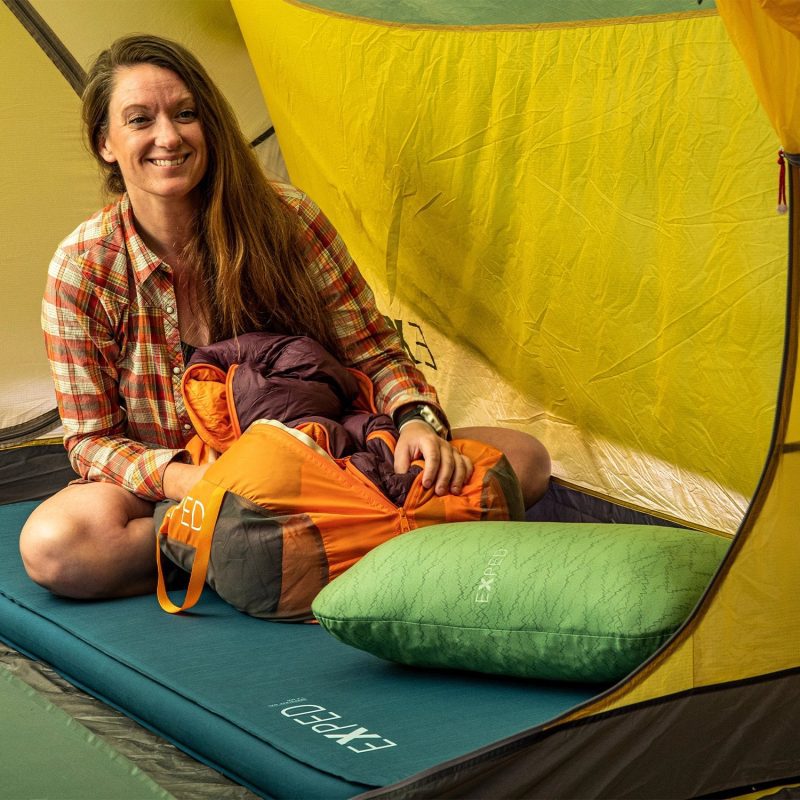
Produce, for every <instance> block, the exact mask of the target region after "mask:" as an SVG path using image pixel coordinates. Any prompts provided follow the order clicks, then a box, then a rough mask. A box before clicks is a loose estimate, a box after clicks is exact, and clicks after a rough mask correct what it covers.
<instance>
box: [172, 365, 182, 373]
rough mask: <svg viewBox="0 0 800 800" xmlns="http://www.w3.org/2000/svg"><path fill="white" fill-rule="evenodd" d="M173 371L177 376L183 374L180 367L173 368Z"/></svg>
mask: <svg viewBox="0 0 800 800" xmlns="http://www.w3.org/2000/svg"><path fill="white" fill-rule="evenodd" d="M172 371H173V372H174V373H175V374H176V375H180V374H181V368H180V367H173V368H172Z"/></svg>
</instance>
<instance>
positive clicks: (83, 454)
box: [42, 184, 438, 500]
mask: <svg viewBox="0 0 800 800" xmlns="http://www.w3.org/2000/svg"><path fill="white" fill-rule="evenodd" d="M276 189H277V190H278V192H279V193H280V195H281V197H282V198H283V200H284V201H285V202H286V203H287V204H288V205H289V206H290V207H291V208H293V209H294V210H295V211H296V213H297V215H298V218H299V221H300V226H301V229H302V231H303V234H304V236H305V237H306V238H307V241H308V242H309V245H310V248H311V250H310V252H311V259H310V262H309V269H310V270H311V273H312V276H313V280H314V282H315V284H316V286H317V287H318V289H319V292H320V295H321V296H322V298H323V300H324V303H325V306H326V308H327V309H328V311H329V313H330V314H331V318H332V320H333V324H334V327H335V330H336V332H337V334H338V335H339V337H340V340H341V342H342V345H343V351H344V353H345V354H346V357H345V363H346V364H347V365H348V366H353V367H357V368H358V369H360V370H362V371H363V372H365V373H366V374H367V375H368V376H369V377H370V378H371V379H372V381H373V383H374V385H375V400H376V404H377V406H378V408H379V409H380V410H381V411H383V412H385V413H392V412H393V411H395V410H396V409H397V408H399V407H400V406H402V405H404V404H405V403H409V402H420V401H424V402H429V403H433V404H434V405H437V407H438V401H437V397H436V393H435V391H434V389H433V387H432V386H430V384H428V383H427V381H426V380H425V378H424V377H423V376H422V373H421V372H419V370H417V368H416V367H415V366H414V365H413V364H412V363H411V361H410V359H409V358H408V357H407V356H406V354H405V353H404V351H403V348H402V346H401V343H400V340H399V337H398V335H397V333H396V331H395V330H394V329H393V328H392V327H391V326H390V325H388V324H387V323H386V321H385V319H384V318H383V316H382V315H381V314H380V312H379V311H378V309H377V307H376V305H375V300H374V296H373V294H372V291H371V290H370V288H369V286H367V284H366V282H365V281H364V279H363V277H362V276H361V274H360V272H359V271H358V268H357V267H356V265H355V263H354V262H353V260H352V258H351V257H350V255H349V253H348V252H347V249H346V247H345V245H344V243H343V242H342V240H341V238H340V237H339V235H338V234H337V233H336V231H335V230H334V228H333V226H332V225H331V223H330V221H329V220H328V219H327V218H326V217H325V215H324V214H323V213H322V212H321V211H320V209H319V208H318V207H317V206H316V205H315V204H314V203H313V202H312V201H311V200H310V199H309V198H308V197H306V196H305V195H304V194H303V193H302V192H299V191H298V190H296V189H294V188H292V187H289V186H283V185H280V184H276ZM42 328H43V330H44V335H45V343H46V346H47V355H48V358H49V359H50V367H51V372H52V375H53V380H54V382H55V388H56V398H57V401H58V408H59V411H60V413H61V419H62V422H63V424H64V432H65V434H64V444H65V446H66V448H67V451H68V453H69V457H70V461H71V463H72V466H73V468H74V469H75V471H76V472H77V473H78V474H79V475H80V476H81V477H82V478H83V479H85V480H104V481H111V482H113V483H117V484H120V485H122V486H124V487H125V488H126V489H128V490H129V491H131V492H133V493H135V494H137V495H138V496H140V497H143V498H146V499H149V500H159V499H162V498H163V497H164V492H163V488H162V478H163V474H164V469H165V468H166V466H167V464H169V463H170V462H171V461H172V460H174V459H178V460H182V461H188V460H189V456H188V453H187V452H186V451H185V450H184V449H183V448H184V446H185V444H186V442H188V440H189V439H190V438H191V437H192V436H193V435H194V430H193V429H192V425H191V422H190V420H189V416H188V414H187V412H186V408H185V406H184V403H183V398H182V397H181V390H180V386H181V377H182V375H183V372H184V368H185V365H184V361H183V355H182V353H181V336H180V331H179V329H178V315H177V304H176V300H175V290H174V286H173V281H172V272H171V269H170V267H169V265H168V264H166V263H165V262H163V261H161V259H159V258H158V256H156V255H155V254H154V253H153V252H152V251H151V250H149V249H148V247H147V246H146V245H145V243H144V241H143V240H142V239H141V237H140V236H139V235H138V234H137V233H136V230H135V228H134V220H133V212H132V210H131V207H130V202H129V200H128V197H127V195H123V196H122V197H121V198H120V200H119V201H118V202H116V203H114V204H112V205H110V206H108V207H106V208H105V209H103V210H102V211H100V212H98V213H97V214H96V215H95V216H93V217H92V218H91V219H89V220H87V221H86V222H84V223H83V224H82V225H80V226H79V227H78V228H77V229H76V230H75V231H74V232H73V233H72V235H70V236H69V237H67V239H65V240H64V241H63V242H62V243H61V245H60V246H59V247H58V250H57V251H56V253H55V256H54V257H53V260H52V262H51V264H50V269H49V272H48V279H47V287H46V290H45V295H44V300H43V302H42Z"/></svg>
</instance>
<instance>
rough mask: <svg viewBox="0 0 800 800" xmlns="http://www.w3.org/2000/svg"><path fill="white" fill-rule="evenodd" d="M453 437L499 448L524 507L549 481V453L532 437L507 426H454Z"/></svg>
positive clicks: (526, 506) (544, 489) (538, 495)
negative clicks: (520, 493)
mask: <svg viewBox="0 0 800 800" xmlns="http://www.w3.org/2000/svg"><path fill="white" fill-rule="evenodd" d="M453 438H454V439H474V440H475V441H477V442H483V443H484V444H488V445H491V446H492V447H495V448H497V449H498V450H500V451H501V452H502V453H503V454H504V455H505V457H506V458H507V459H508V463H509V464H511V468H512V469H513V470H514V472H515V473H516V475H517V478H519V482H520V486H521V487H522V499H523V500H524V501H525V508H530V507H531V506H532V505H533V504H534V503H535V502H536V501H537V500H539V499H540V498H541V496H542V495H543V494H544V493H545V492H546V491H547V487H548V485H549V483H550V454H549V453H548V452H547V450H546V448H545V446H544V445H543V444H542V443H541V442H540V441H539V440H538V439H535V438H534V437H533V436H529V435H528V434H527V433H522V432H521V431H515V430H512V429H511V428H491V427H480V426H478V427H472V428H456V429H455V430H454V431H453Z"/></svg>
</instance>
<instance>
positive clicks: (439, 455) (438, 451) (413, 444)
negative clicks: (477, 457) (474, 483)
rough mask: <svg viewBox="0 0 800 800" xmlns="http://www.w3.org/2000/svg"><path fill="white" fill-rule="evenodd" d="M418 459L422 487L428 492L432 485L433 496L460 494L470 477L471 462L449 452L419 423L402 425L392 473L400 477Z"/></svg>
mask: <svg viewBox="0 0 800 800" xmlns="http://www.w3.org/2000/svg"><path fill="white" fill-rule="evenodd" d="M419 458H421V459H422V460H423V461H424V462H425V466H424V467H423V470H422V485H423V486H424V487H425V488H426V489H430V487H431V486H434V485H435V489H434V491H435V492H436V494H437V495H439V496H441V495H445V494H448V492H449V493H451V494H460V493H461V488H462V487H463V486H464V483H465V482H466V481H468V480H469V478H470V475H472V462H471V461H470V460H469V459H468V458H467V457H466V456H464V455H462V454H461V453H459V452H458V451H457V450H454V449H453V446H452V445H451V444H450V442H446V441H445V440H444V439H442V438H441V437H440V436H438V435H437V434H436V432H435V431H434V430H433V428H431V426H430V425H428V424H427V423H426V422H423V421H422V420H414V421H413V422H407V423H406V424H405V425H403V430H402V431H400V438H399V439H398V440H397V446H396V447H395V450H394V471H395V472H397V473H398V474H400V475H402V474H404V473H406V472H408V468H409V466H411V462H412V461H415V460H416V459H419Z"/></svg>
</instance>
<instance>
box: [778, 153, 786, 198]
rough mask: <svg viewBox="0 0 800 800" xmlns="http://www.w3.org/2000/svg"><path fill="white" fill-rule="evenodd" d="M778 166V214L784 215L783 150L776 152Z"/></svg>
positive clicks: (784, 175) (784, 172) (784, 170)
mask: <svg viewBox="0 0 800 800" xmlns="http://www.w3.org/2000/svg"><path fill="white" fill-rule="evenodd" d="M778 164H780V168H781V169H780V174H779V175H778V213H779V214H785V213H786V209H787V205H786V160H785V159H784V157H783V148H782V147H781V149H780V150H778Z"/></svg>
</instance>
